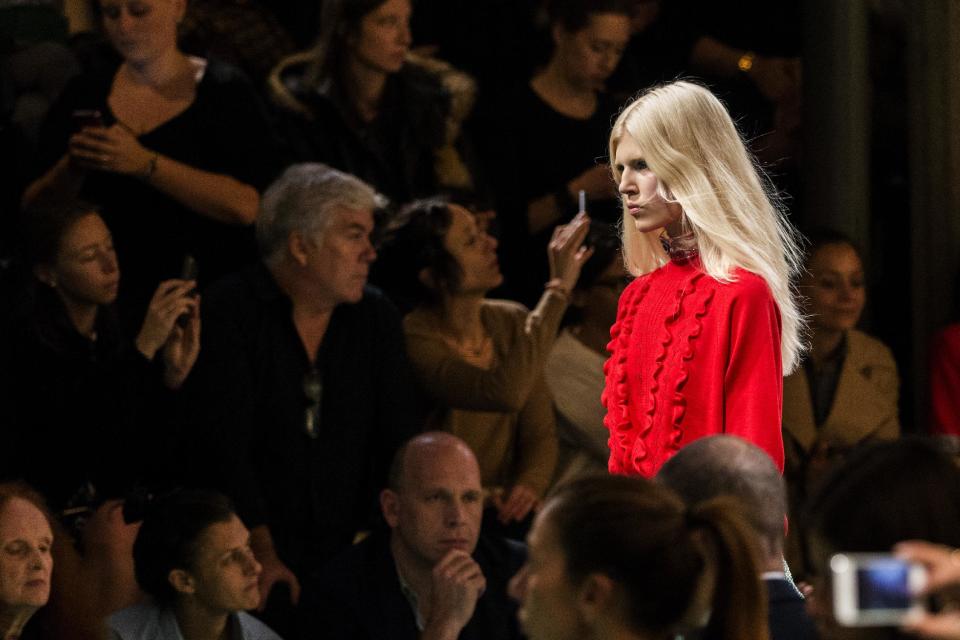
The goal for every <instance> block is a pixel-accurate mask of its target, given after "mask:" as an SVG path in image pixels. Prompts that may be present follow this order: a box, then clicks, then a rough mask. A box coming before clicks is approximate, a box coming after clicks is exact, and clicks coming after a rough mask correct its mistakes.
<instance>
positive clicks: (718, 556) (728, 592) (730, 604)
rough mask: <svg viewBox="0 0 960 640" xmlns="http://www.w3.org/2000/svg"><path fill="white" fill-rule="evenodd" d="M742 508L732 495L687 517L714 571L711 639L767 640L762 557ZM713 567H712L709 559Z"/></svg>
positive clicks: (692, 510) (702, 505)
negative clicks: (701, 533)
mask: <svg viewBox="0 0 960 640" xmlns="http://www.w3.org/2000/svg"><path fill="white" fill-rule="evenodd" d="M742 508H743V507H742V506H741V504H740V502H739V501H738V500H736V499H735V498H733V497H730V496H721V497H717V498H713V499H710V500H706V501H704V502H701V503H699V504H697V505H694V506H693V507H691V508H690V509H689V510H688V512H687V521H686V524H687V527H688V529H689V530H690V532H691V534H692V535H696V534H697V533H698V532H700V531H702V532H704V533H707V534H708V535H707V536H704V537H703V538H702V540H703V542H704V546H705V547H706V552H707V553H708V554H709V555H710V556H712V558H713V562H714V570H713V571H712V572H711V571H706V572H705V575H707V576H708V577H709V574H710V573H712V574H713V576H712V578H713V580H712V582H713V584H712V585H709V587H710V588H712V595H711V598H710V604H711V611H712V614H711V616H710V621H709V623H708V624H707V632H706V637H709V638H719V639H720V640H768V638H769V628H768V622H767V595H766V593H765V591H764V589H763V584H762V583H761V579H760V552H759V549H758V548H757V545H756V542H755V540H754V538H755V535H754V534H753V532H752V530H751V529H750V526H749V525H748V524H747V521H746V520H745V518H744V516H743V515H742ZM708 562H710V561H709V560H708Z"/></svg>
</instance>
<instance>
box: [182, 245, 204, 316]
mask: <svg viewBox="0 0 960 640" xmlns="http://www.w3.org/2000/svg"><path fill="white" fill-rule="evenodd" d="M199 273H200V268H199V267H198V266H197V260H196V258H194V257H193V256H192V255H190V254H189V253H188V254H187V255H185V256H183V265H182V266H181V267H180V279H181V280H194V281H196V279H197V276H198V275H199ZM187 295H189V296H192V297H194V298H195V297H196V296H197V290H196V289H193V290H191V291H190V293H189V294H187ZM189 320H190V314H189V313H184V314H181V315H180V317H179V318H177V324H178V325H179V326H181V327H185V326H186V325H187V322H188V321H189Z"/></svg>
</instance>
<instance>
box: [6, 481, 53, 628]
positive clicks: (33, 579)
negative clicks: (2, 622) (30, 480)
mask: <svg viewBox="0 0 960 640" xmlns="http://www.w3.org/2000/svg"><path fill="white" fill-rule="evenodd" d="M52 545H53V533H52V532H51V531H50V524H49V523H48V522H47V519H46V518H45V517H44V515H43V513H42V512H41V511H40V510H39V509H37V508H36V507H35V506H33V504H31V503H30V502H28V501H27V500H24V499H22V498H11V499H10V500H9V501H8V502H7V504H6V505H5V506H4V507H3V509H2V510H0V609H6V610H8V611H12V610H17V609H28V610H30V609H37V608H39V607H42V606H43V605H45V604H47V598H49V596H50V572H51V571H52V569H53V557H52V556H51V553H50V549H51V546H52Z"/></svg>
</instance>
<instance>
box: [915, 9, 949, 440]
mask: <svg viewBox="0 0 960 640" xmlns="http://www.w3.org/2000/svg"><path fill="white" fill-rule="evenodd" d="M908 6H909V7H910V11H911V12H912V13H911V14H910V15H909V16H908V21H909V31H908V36H909V40H908V56H909V62H910V66H909V72H908V83H909V97H910V100H909V107H910V183H911V207H910V208H911V211H910V216H909V219H908V220H909V222H908V220H907V219H906V218H905V220H904V223H905V224H909V225H910V236H911V242H910V246H909V250H910V254H911V255H910V258H911V260H909V261H906V260H905V263H906V264H905V265H904V267H905V268H907V267H908V266H910V267H912V275H911V284H912V298H911V300H910V301H909V303H910V304H911V306H912V313H913V323H912V324H913V336H912V337H913V344H914V349H913V351H914V362H913V369H914V372H915V374H916V375H915V376H914V378H913V380H904V385H910V384H912V385H913V389H914V394H915V397H916V399H917V402H916V408H915V410H914V416H913V419H914V421H915V423H916V424H917V425H919V426H921V428H922V427H925V426H926V425H927V424H928V423H927V417H926V416H927V402H928V393H927V380H928V368H927V358H928V351H927V350H928V346H929V344H930V337H931V336H932V335H933V332H934V331H936V329H937V328H939V327H940V326H942V325H943V324H945V323H946V322H947V321H948V319H949V313H950V309H951V306H952V304H953V295H954V287H955V281H956V278H957V273H958V266H960V0H924V1H923V2H910V3H908ZM904 249H905V250H907V249H908V247H904ZM906 302H907V301H905V303H906ZM904 417H905V418H906V417H907V416H904Z"/></svg>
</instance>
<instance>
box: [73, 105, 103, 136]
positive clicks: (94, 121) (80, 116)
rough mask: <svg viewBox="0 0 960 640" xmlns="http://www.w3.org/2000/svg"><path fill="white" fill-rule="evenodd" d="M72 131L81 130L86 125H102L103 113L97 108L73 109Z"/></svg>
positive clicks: (86, 126)
mask: <svg viewBox="0 0 960 640" xmlns="http://www.w3.org/2000/svg"><path fill="white" fill-rule="evenodd" d="M72 116H73V129H74V131H83V130H84V129H86V128H88V127H103V126H105V125H104V123H103V114H102V113H100V111H99V110H98V109H75V110H74V111H73V114H72Z"/></svg>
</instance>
